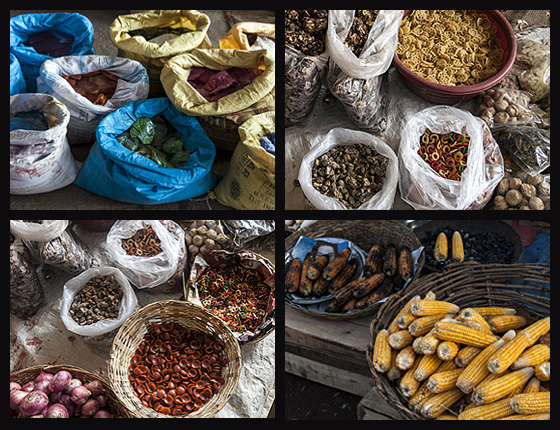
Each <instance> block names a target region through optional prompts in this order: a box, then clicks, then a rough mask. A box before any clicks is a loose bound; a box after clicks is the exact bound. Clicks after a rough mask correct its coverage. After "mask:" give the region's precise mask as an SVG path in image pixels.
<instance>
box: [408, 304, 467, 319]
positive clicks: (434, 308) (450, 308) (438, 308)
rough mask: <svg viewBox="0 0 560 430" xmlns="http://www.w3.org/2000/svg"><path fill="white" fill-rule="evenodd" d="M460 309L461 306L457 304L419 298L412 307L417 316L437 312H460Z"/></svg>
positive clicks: (413, 313)
mask: <svg viewBox="0 0 560 430" xmlns="http://www.w3.org/2000/svg"><path fill="white" fill-rule="evenodd" d="M459 309H460V308H459V306H457V305H456V304H454V303H450V302H445V301H442V300H417V301H415V302H414V303H412V306H411V308H410V310H411V311H412V315H416V316H417V317H423V316H426V315H436V314H456V313H457V312H459Z"/></svg>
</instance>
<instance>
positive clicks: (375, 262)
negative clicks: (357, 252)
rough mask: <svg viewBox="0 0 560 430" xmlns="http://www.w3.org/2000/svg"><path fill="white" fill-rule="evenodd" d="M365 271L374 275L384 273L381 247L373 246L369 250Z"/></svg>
mask: <svg viewBox="0 0 560 430" xmlns="http://www.w3.org/2000/svg"><path fill="white" fill-rule="evenodd" d="M364 271H365V272H368V273H371V274H372V275H373V274H374V273H380V272H382V271H383V254H382V253H381V246H379V245H373V246H372V247H371V248H370V249H369V252H368V255H367V257H366V264H365V267H364Z"/></svg>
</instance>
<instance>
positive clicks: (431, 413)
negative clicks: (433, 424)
mask: <svg viewBox="0 0 560 430" xmlns="http://www.w3.org/2000/svg"><path fill="white" fill-rule="evenodd" d="M461 397H463V392H462V391H461V390H459V389H458V388H452V389H451V390H447V391H444V392H443V393H439V394H436V395H435V396H432V397H429V398H428V400H426V401H425V402H424V404H423V405H422V410H421V413H422V416H423V417H424V418H429V419H433V418H437V417H438V416H440V415H441V414H443V413H444V412H446V411H447V410H448V409H449V408H450V407H451V406H453V405H454V404H455V403H457V401H458V400H459V399H460V398H461Z"/></svg>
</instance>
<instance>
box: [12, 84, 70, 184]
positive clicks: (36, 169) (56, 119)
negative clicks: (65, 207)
mask: <svg viewBox="0 0 560 430" xmlns="http://www.w3.org/2000/svg"><path fill="white" fill-rule="evenodd" d="M31 110H41V111H42V112H43V113H45V114H47V115H48V116H49V117H50V118H51V121H52V122H53V123H55V124H56V125H53V126H52V127H51V128H49V129H48V130H44V131H33V130H13V131H10V194H39V193H46V192H48V191H54V190H58V189H59V188H63V187H65V186H67V185H70V184H71V183H72V181H74V179H75V178H76V175H77V174H78V165H77V164H76V161H75V160H74V158H73V157H72V153H71V152H70V145H68V140H67V139H66V130H67V127H68V122H69V120H70V113H69V112H68V109H67V108H66V106H64V105H63V104H62V103H60V102H59V101H58V100H57V99H56V98H54V97H52V96H49V95H48V94H16V95H15V96H10V116H12V115H15V114H17V113H19V112H27V111H31Z"/></svg>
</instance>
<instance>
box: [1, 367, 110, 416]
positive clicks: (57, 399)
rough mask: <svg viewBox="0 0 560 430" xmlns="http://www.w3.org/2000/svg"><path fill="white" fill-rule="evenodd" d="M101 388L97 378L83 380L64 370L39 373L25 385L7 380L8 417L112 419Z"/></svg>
mask: <svg viewBox="0 0 560 430" xmlns="http://www.w3.org/2000/svg"><path fill="white" fill-rule="evenodd" d="M104 391H105V389H104V388H103V385H102V384H101V382H100V381H98V380H95V379H94V380H92V381H90V382H84V381H82V380H80V379H78V378H75V377H74V376H72V374H71V373H70V372H68V371H67V370H61V371H59V372H57V373H56V374H52V373H47V372H41V373H40V374H39V375H38V376H37V377H36V378H35V379H34V380H32V381H29V382H27V383H25V384H24V385H20V384H18V383H17V382H10V417H13V418H70V417H77V418H87V417H93V418H112V417H113V415H111V413H109V412H108V411H107V410H106V409H105V408H106V406H107V399H106V397H105V395H104V394H103V393H104Z"/></svg>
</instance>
